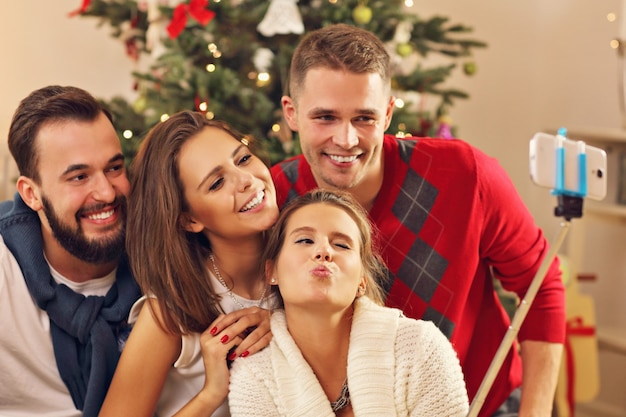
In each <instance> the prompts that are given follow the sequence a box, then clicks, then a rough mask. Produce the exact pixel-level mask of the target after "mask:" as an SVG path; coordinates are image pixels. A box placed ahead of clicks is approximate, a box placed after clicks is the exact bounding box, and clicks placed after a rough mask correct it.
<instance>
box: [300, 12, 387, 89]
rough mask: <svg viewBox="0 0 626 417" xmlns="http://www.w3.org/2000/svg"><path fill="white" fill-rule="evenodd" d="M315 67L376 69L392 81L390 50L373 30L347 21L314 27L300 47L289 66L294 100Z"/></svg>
mask: <svg viewBox="0 0 626 417" xmlns="http://www.w3.org/2000/svg"><path fill="white" fill-rule="evenodd" d="M314 68H330V69H334V70H346V71H350V72H353V73H356V74H364V73H376V74H378V75H380V77H381V78H382V79H383V81H389V82H390V81H391V63H390V58H389V53H388V52H387V50H386V49H385V45H384V44H383V42H382V41H381V40H380V39H379V38H378V37H376V35H374V34H373V33H372V32H369V31H367V30H365V29H361V28H358V27H355V26H350V25H347V24H345V23H340V24H335V25H329V26H326V27H323V28H321V29H317V30H314V31H312V32H310V33H308V34H307V35H306V36H304V38H303V39H302V40H301V41H300V43H299V44H298V46H297V47H296V50H295V51H294V53H293V57H292V59H291V66H290V70H289V90H290V91H289V94H290V95H291V97H292V98H293V99H294V100H297V95H298V92H299V89H301V88H302V84H303V83H304V79H305V77H306V74H307V72H308V71H309V70H311V69H314ZM390 85H391V84H390Z"/></svg>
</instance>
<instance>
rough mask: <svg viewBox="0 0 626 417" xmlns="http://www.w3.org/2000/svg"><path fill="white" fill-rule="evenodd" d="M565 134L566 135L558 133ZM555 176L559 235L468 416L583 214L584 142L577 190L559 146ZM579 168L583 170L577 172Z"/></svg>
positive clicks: (478, 406)
mask: <svg viewBox="0 0 626 417" xmlns="http://www.w3.org/2000/svg"><path fill="white" fill-rule="evenodd" d="M559 136H562V137H564V136H565V135H564V134H563V135H559ZM556 158H557V180H556V183H557V184H556V185H557V188H555V189H554V190H553V191H552V193H553V194H555V195H557V197H558V206H557V207H556V208H555V209H554V214H555V215H556V216H562V217H564V218H565V221H564V222H561V230H560V231H559V234H558V236H557V237H556V239H555V241H554V243H553V244H552V245H551V247H550V250H549V251H548V254H547V255H546V256H545V257H544V258H543V260H542V262H541V266H540V267H539V270H538V271H537V273H536V274H535V277H534V278H533V280H532V282H531V284H530V286H529V287H528V291H527V292H526V294H525V296H524V298H523V299H522V301H521V302H520V304H519V307H518V308H517V311H516V312H515V315H514V316H513V319H512V320H511V324H510V325H509V328H508V329H507V332H506V333H505V335H504V338H503V339H502V342H501V343H500V347H499V348H498V350H497V351H496V355H495V356H494V358H493V360H492V362H491V365H490V366H489V369H487V373H486V374H485V377H484V378H483V381H482V383H481V384H480V387H479V388H478V391H477V392H476V396H475V397H474V400H473V401H472V404H471V405H470V409H469V413H468V415H467V416H468V417H476V416H478V413H479V412H480V409H481V407H482V405H483V403H484V401H485V397H486V396H487V394H488V393H489V390H490V389H491V386H492V384H493V381H494V380H495V378H496V376H497V374H498V372H499V371H500V367H501V366H502V363H503V362H504V359H505V358H506V356H507V354H508V353H509V351H510V350H511V346H512V345H513V341H514V340H515V338H516V337H517V333H518V332H519V329H520V327H521V325H522V323H523V322H524V319H525V318H526V314H527V313H528V310H529V309H530V306H531V304H532V302H533V300H534V299H535V296H536V295H537V292H538V291H539V287H541V284H542V283H543V279H544V277H545V275H546V273H547V272H548V269H549V268H550V265H551V264H552V261H553V260H554V257H555V256H556V254H557V252H558V250H559V248H560V247H561V245H562V244H563V240H564V239H565V235H566V234H567V231H568V230H569V226H570V224H571V223H570V220H571V219H572V218H573V217H582V207H583V197H585V195H586V194H587V178H586V155H585V149H584V144H583V145H582V146H581V147H579V165H578V168H579V184H578V185H579V187H578V190H576V191H572V190H567V189H565V187H564V182H565V181H564V178H565V172H564V171H565V168H564V160H565V154H564V150H563V147H562V144H561V146H560V147H557V155H556ZM580 171H583V172H582V173H580Z"/></svg>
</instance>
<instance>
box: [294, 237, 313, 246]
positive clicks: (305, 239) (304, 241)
mask: <svg viewBox="0 0 626 417" xmlns="http://www.w3.org/2000/svg"><path fill="white" fill-rule="evenodd" d="M296 243H300V244H304V245H310V244H312V243H313V239H310V238H308V237H303V238H300V239H297V240H296Z"/></svg>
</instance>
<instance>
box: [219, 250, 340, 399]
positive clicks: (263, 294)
mask: <svg viewBox="0 0 626 417" xmlns="http://www.w3.org/2000/svg"><path fill="white" fill-rule="evenodd" d="M209 259H210V260H211V265H213V272H215V276H216V277H217V280H218V281H219V282H220V284H222V286H223V287H224V288H225V289H226V291H227V292H228V295H229V296H230V298H231V299H232V300H233V303H235V304H236V305H237V306H238V307H239V308H240V309H244V308H246V306H244V305H243V304H241V302H240V301H239V300H238V299H237V297H235V294H233V292H232V291H231V289H230V288H228V285H226V281H224V278H223V277H222V274H221V273H220V270H219V269H218V268H217V264H216V263H215V258H214V257H213V254H212V253H210V254H209ZM266 291H267V285H265V286H264V287H263V293H262V294H261V298H260V299H259V302H258V303H257V305H258V306H260V305H261V303H262V302H263V298H264V297H265V292H266ZM346 389H347V387H346ZM342 392H343V391H342Z"/></svg>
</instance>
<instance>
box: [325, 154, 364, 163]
mask: <svg viewBox="0 0 626 417" xmlns="http://www.w3.org/2000/svg"><path fill="white" fill-rule="evenodd" d="M328 157H329V158H330V159H332V160H333V161H335V162H341V163H346V162H354V161H356V159H357V158H358V156H357V155H350V156H339V155H328Z"/></svg>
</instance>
